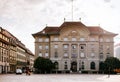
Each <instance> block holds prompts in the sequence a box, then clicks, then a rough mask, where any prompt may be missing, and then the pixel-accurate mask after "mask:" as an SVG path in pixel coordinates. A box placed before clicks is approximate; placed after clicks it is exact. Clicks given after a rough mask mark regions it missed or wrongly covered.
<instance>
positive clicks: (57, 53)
mask: <svg viewBox="0 0 120 82" xmlns="http://www.w3.org/2000/svg"><path fill="white" fill-rule="evenodd" d="M32 35H33V37H34V39H35V58H37V57H39V56H40V57H45V58H49V59H51V60H52V62H54V63H55V65H56V70H57V71H61V72H64V71H70V72H80V71H82V72H83V71H90V72H98V71H99V64H100V63H101V62H103V61H104V60H105V59H106V58H107V57H111V56H113V53H114V52H113V47H114V39H113V38H114V37H115V36H116V35H117V34H115V33H112V32H108V31H106V30H104V29H102V28H101V27H100V26H86V25H84V24H83V23H82V22H74V21H72V22H64V23H63V24H62V25H61V26H58V27H51V26H46V27H45V28H44V29H43V30H42V31H40V32H37V33H35V34H32Z"/></svg>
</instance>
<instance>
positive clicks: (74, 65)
mask: <svg viewBox="0 0 120 82" xmlns="http://www.w3.org/2000/svg"><path fill="white" fill-rule="evenodd" d="M71 70H72V72H77V62H76V61H73V62H71Z"/></svg>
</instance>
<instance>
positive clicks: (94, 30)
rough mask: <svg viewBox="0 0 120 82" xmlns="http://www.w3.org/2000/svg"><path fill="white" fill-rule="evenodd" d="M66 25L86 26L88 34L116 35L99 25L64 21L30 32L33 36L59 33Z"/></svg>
mask: <svg viewBox="0 0 120 82" xmlns="http://www.w3.org/2000/svg"><path fill="white" fill-rule="evenodd" d="M67 26H79V27H86V28H87V29H88V30H89V31H90V34H106V35H114V36H115V35H117V34H115V33H112V32H108V31H106V30H104V29H102V28H101V27H100V26H85V25H84V24H83V23H82V22H73V21H72V22H64V23H63V24H62V25H61V26H59V27H45V28H44V29H43V30H42V31H40V32H37V33H35V34H32V35H33V37H34V36H36V35H49V34H60V31H61V29H62V28H64V27H67Z"/></svg>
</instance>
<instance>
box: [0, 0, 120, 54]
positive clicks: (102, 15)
mask: <svg viewBox="0 0 120 82" xmlns="http://www.w3.org/2000/svg"><path fill="white" fill-rule="evenodd" d="M119 4H120V0H73V10H72V1H71V0H0V27H2V28H4V29H6V30H8V31H9V32H10V33H12V34H13V35H14V36H16V37H17V38H18V39H19V40H20V41H21V42H22V43H23V44H25V46H26V47H27V48H29V49H30V50H31V51H32V52H33V53H34V50H35V49H34V38H33V37H32V34H34V33H36V32H39V31H41V30H42V29H44V28H45V27H46V25H47V26H60V25H61V24H62V23H63V22H64V18H65V19H66V20H65V21H72V11H73V21H80V20H79V19H80V18H81V22H82V23H83V24H85V25H86V26H101V27H102V28H103V29H105V30H107V31H110V32H113V33H117V34H118V35H117V36H116V37H115V38H114V41H115V43H119V42H120V35H119V34H120V28H119V27H120V22H119V21H120V5H119Z"/></svg>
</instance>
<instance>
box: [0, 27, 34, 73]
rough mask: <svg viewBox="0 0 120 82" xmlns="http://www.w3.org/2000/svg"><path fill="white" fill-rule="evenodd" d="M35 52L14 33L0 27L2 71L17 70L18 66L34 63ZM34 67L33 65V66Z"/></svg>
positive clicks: (0, 65)
mask: <svg viewBox="0 0 120 82" xmlns="http://www.w3.org/2000/svg"><path fill="white" fill-rule="evenodd" d="M31 57H32V58H34V54H33V53H32V52H31V51H30V50H29V49H27V48H26V47H25V45H24V44H23V43H22V42H21V41H19V39H17V38H16V37H15V36H14V35H13V34H11V33H10V32H8V31H7V30H5V29H3V28H2V27H0V73H8V72H11V73H13V72H15V70H16V68H21V69H23V70H24V69H25V68H26V67H28V66H29V65H28V63H27V62H30V63H32V64H31V65H33V61H34V59H33V60H31ZM32 67H33V66H32Z"/></svg>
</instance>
